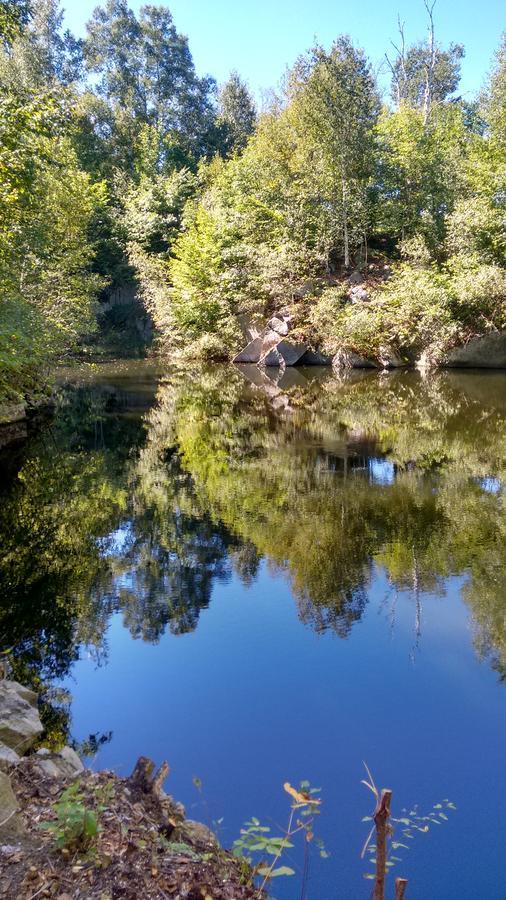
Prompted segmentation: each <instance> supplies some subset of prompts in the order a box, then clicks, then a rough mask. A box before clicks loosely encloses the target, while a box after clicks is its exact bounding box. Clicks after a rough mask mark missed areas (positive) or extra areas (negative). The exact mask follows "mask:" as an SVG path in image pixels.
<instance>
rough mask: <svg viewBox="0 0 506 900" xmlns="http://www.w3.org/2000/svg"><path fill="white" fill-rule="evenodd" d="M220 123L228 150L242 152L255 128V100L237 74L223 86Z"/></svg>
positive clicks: (231, 75) (220, 102) (234, 73)
mask: <svg viewBox="0 0 506 900" xmlns="http://www.w3.org/2000/svg"><path fill="white" fill-rule="evenodd" d="M218 109H219V116H218V123H219V124H221V125H223V126H224V130H225V138H224V143H225V146H226V150H227V151H228V152H230V151H231V150H242V149H244V147H245V146H246V143H247V141H248V138H249V136H250V135H251V134H252V132H253V130H254V128H255V122H256V117H257V116H256V109H255V104H254V102H253V98H252V96H251V94H250V92H249V90H248V88H247V85H246V84H245V83H244V81H242V80H241V78H240V76H239V74H238V73H237V72H231V74H230V78H229V79H228V81H226V82H225V84H224V85H222V87H221V89H220V92H219V101H218Z"/></svg>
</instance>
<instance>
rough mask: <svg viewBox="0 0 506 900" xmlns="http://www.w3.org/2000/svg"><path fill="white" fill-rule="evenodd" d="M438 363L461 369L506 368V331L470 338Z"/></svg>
mask: <svg viewBox="0 0 506 900" xmlns="http://www.w3.org/2000/svg"><path fill="white" fill-rule="evenodd" d="M440 365H441V366H448V367H449V368H463V369H506V331H494V332H491V333H490V334H484V335H483V336H482V337H475V338H471V340H470V341H468V342H467V344H463V345H462V346H461V347H456V348H455V349H454V350H450V352H449V353H447V354H446V355H445V356H444V357H443V358H442V360H441V362H440Z"/></svg>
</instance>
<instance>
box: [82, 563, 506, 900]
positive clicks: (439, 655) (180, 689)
mask: <svg viewBox="0 0 506 900" xmlns="http://www.w3.org/2000/svg"><path fill="white" fill-rule="evenodd" d="M461 583H462V580H457V579H449V580H448V581H447V584H446V589H447V593H446V596H445V598H444V600H442V599H440V598H436V597H431V596H430V595H426V594H425V595H424V596H423V614H422V640H421V652H420V653H418V654H417V655H416V659H415V664H413V663H412V661H411V649H412V646H413V643H414V639H415V635H414V629H415V614H416V611H415V605H414V601H413V597H412V595H411V594H410V593H409V592H400V593H399V595H398V597H397V602H396V607H395V617H394V623H393V627H392V622H391V609H390V607H389V608H388V609H387V607H386V606H385V605H384V604H383V600H384V597H385V596H386V595H387V594H389V592H390V585H389V583H388V582H387V581H386V579H385V576H384V574H383V573H382V572H381V571H378V570H375V571H374V572H373V574H372V577H371V580H370V583H369V585H368V587H367V591H368V596H369V599H370V605H369V607H368V608H367V609H366V612H365V614H364V617H363V619H362V621H361V623H360V625H359V626H357V627H355V628H354V629H353V630H352V632H351V634H350V636H349V638H348V639H347V640H345V641H343V640H340V639H339V638H337V637H336V636H335V635H334V634H333V633H332V632H331V631H328V632H326V633H323V634H316V633H315V632H314V631H313V630H312V629H310V628H307V627H306V626H304V625H303V624H302V623H301V621H300V619H299V618H298V615H297V608H296V605H295V603H294V599H293V597H292V595H291V592H290V589H289V586H288V582H287V580H286V579H285V578H283V577H280V576H274V575H273V574H272V573H271V572H270V571H269V567H268V565H266V564H262V566H261V568H260V571H259V573H258V576H257V578H256V579H255V580H254V582H253V584H252V585H251V587H250V588H246V587H245V586H244V585H243V584H242V583H241V582H240V581H239V580H238V579H237V578H236V577H235V576H234V577H232V579H231V580H230V582H229V583H228V584H224V583H220V584H215V587H214V590H213V596H212V602H211V604H210V606H209V608H208V609H207V610H205V611H203V612H202V613H201V617H200V620H199V625H198V628H197V629H196V631H194V632H192V633H191V634H187V635H182V636H174V635H172V634H170V632H169V631H166V632H165V634H164V635H163V636H162V637H161V639H160V642H159V644H158V645H156V646H152V645H149V644H146V643H144V642H141V641H136V642H132V640H131V638H130V635H129V632H128V630H127V629H125V628H124V626H123V623H122V616H121V614H118V615H116V616H114V617H113V619H112V620H111V624H110V627H109V630H108V635H107V639H108V645H109V664H108V665H107V666H106V667H104V668H102V669H99V670H97V669H94V668H93V665H92V663H91V662H90V661H86V660H82V661H80V662H79V663H78V664H77V665H76V666H75V668H74V672H73V679H72V680H71V681H70V682H69V684H68V686H69V687H70V689H71V690H72V692H73V694H74V703H73V716H74V724H75V728H76V731H77V736H78V737H81V736H84V735H87V734H88V733H89V732H90V731H96V730H99V731H100V730H103V731H105V730H109V729H112V730H113V740H112V742H111V744H110V745H107V746H106V747H104V748H103V749H102V751H101V754H100V757H99V759H98V760H97V764H98V765H99V766H110V767H114V768H116V769H118V770H119V771H120V772H122V773H125V774H126V773H128V772H129V770H130V769H131V768H132V766H133V764H134V762H135V759H136V756H137V755H138V754H139V752H141V751H142V752H143V753H146V754H147V755H149V756H152V757H153V758H154V759H156V760H157V761H161V760H162V759H163V758H165V757H166V758H167V759H168V760H169V762H170V765H171V775H170V778H169V782H168V784H167V789H168V790H170V791H171V792H173V793H174V794H175V795H176V796H177V797H178V798H180V799H181V800H182V801H183V802H184V803H185V804H186V806H187V810H188V812H189V814H190V815H192V816H195V817H199V816H203V815H205V812H204V810H203V808H202V806H201V805H200V804H199V798H198V795H197V793H196V791H195V789H194V788H193V786H192V777H193V776H194V775H198V776H199V777H200V778H201V779H202V781H203V784H204V792H205V795H206V799H207V802H208V804H209V806H210V809H211V815H212V817H213V818H216V819H218V818H220V817H221V816H224V824H223V828H224V832H223V841H224V842H225V843H226V842H227V841H229V840H230V839H231V838H233V837H234V836H235V835H236V834H237V832H238V830H239V827H240V825H241V824H242V822H243V821H244V820H245V819H246V818H248V817H250V816H251V815H257V816H258V817H259V818H261V819H262V820H263V821H266V822H267V823H268V824H272V823H273V822H280V821H283V819H284V816H285V810H286V800H285V797H284V794H283V790H282V784H283V782H284V781H285V780H287V779H288V780H290V781H292V783H293V782H296V781H297V780H298V779H301V778H308V779H310V780H311V782H312V783H313V784H315V785H317V786H321V787H322V788H323V798H324V804H323V809H322V816H321V820H320V822H319V824H318V828H319V831H320V832H321V834H322V836H323V837H324V839H325V841H326V843H327V846H328V847H329V849H330V850H331V851H332V854H333V855H332V857H331V859H330V860H327V861H319V860H318V861H315V866H314V868H313V870H312V878H311V883H310V884H311V887H310V891H309V897H311V898H322V900H323V898H342V900H345V898H346V900H348V898H355V897H362V896H364V897H365V896H367V888H366V887H365V883H364V882H363V881H362V872H363V871H364V866H363V864H362V863H361V862H360V860H359V851H360V847H361V843H362V842H363V840H364V839H365V835H364V829H365V828H366V826H365V825H363V824H362V823H361V821H360V820H361V817H362V816H363V815H365V814H367V813H368V812H369V811H370V798H369V796H368V794H367V791H366V790H365V789H364V788H362V786H361V785H360V778H361V777H362V775H363V772H362V770H361V761H362V759H365V760H366V761H367V762H368V764H369V765H370V766H371V767H372V769H373V773H374V775H375V777H376V778H377V779H378V780H379V781H381V783H382V784H385V785H390V786H392V787H393V788H394V798H395V805H396V808H397V810H398V811H399V808H400V807H402V806H404V805H407V806H410V805H411V804H413V803H416V802H418V803H419V804H420V808H421V810H422V811H423V809H424V808H427V809H429V808H430V807H431V806H432V804H433V803H436V802H438V801H439V800H441V799H442V798H444V797H449V798H450V799H451V800H452V801H454V802H455V803H456V804H457V806H458V811H457V812H456V813H455V814H454V815H453V816H452V818H451V821H450V822H449V823H445V825H444V827H442V828H441V829H435V831H434V832H433V833H430V834H429V835H420V837H419V838H418V839H417V840H416V841H415V842H413V846H412V848H411V849H410V851H409V852H408V851H404V852H403V854H398V855H403V863H402V865H401V866H400V868H399V872H400V871H401V870H402V872H403V873H404V874H405V875H406V876H407V877H409V878H410V879H411V883H410V889H411V894H412V896H413V898H415V900H422V898H423V900H427V898H429V897H430V898H435V900H438V898H441V900H443V898H455V900H457V897H458V898H459V900H460V898H464V900H476V898H477V897H478V896H483V897H487V900H502V897H503V894H502V893H501V891H502V880H501V872H502V856H503V846H504V839H505V837H506V834H505V829H504V827H503V825H502V824H501V823H503V821H504V819H503V816H502V808H503V803H504V797H503V792H502V790H501V789H499V783H500V772H501V771H502V767H503V763H504V750H505V747H506V717H505V715H504V704H505V695H504V688H503V687H501V686H500V685H499V684H498V683H497V678H496V677H495V674H494V673H493V672H491V670H490V668H489V667H488V666H487V665H480V664H479V663H478V661H477V659H476V656H475V653H474V651H473V648H472V641H471V633H470V629H469V614H468V612H467V609H466V607H465V606H464V605H463V603H462V602H461V600H460V599H459V592H460V586H461ZM471 823H472V824H471ZM491 823H492V827H491ZM435 832H437V833H435ZM295 863H296V865H297V863H298V860H297V859H296V860H295ZM434 873H437V879H436V880H435V874H434ZM478 873H479V875H478ZM477 885H479V886H480V891H482V893H476V889H477ZM466 886H467V887H466ZM456 891H457V892H456ZM293 896H298V894H294V893H293V885H292V884H291V883H290V882H289V881H288V880H287V881H286V882H285V883H281V881H279V882H278V883H277V884H276V897H278V898H283V900H285V898H286V900H288V898H292V897H293Z"/></svg>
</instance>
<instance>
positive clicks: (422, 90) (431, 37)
mask: <svg viewBox="0 0 506 900" xmlns="http://www.w3.org/2000/svg"><path fill="white" fill-rule="evenodd" d="M424 5H425V9H426V11H427V17H428V28H427V31H428V35H427V40H426V41H418V42H417V43H415V44H412V45H411V46H410V47H406V40H405V34H404V23H403V22H401V20H400V18H399V19H398V27H399V38H400V40H399V42H398V44H395V43H393V47H394V49H395V51H396V56H395V58H394V59H393V60H390V58H389V56H388V55H387V56H386V60H387V63H388V66H389V68H390V71H391V73H392V82H391V93H392V99H393V100H394V102H395V103H396V104H397V106H398V107H399V106H400V105H401V104H403V103H407V104H408V105H409V106H414V107H417V108H419V109H422V110H423V113H424V118H425V121H427V119H428V117H429V114H430V110H431V107H432V105H433V104H434V103H442V102H443V101H444V100H446V99H447V98H448V97H450V96H451V95H452V94H453V93H454V92H455V91H456V89H457V87H458V85H459V81H460V60H461V59H462V57H463V56H464V48H463V46H462V45H461V44H450V46H449V47H448V49H446V50H444V49H442V48H441V47H439V46H438V44H437V42H436V37H435V25H434V6H435V0H434V2H433V3H431V4H429V3H428V2H427V0H424Z"/></svg>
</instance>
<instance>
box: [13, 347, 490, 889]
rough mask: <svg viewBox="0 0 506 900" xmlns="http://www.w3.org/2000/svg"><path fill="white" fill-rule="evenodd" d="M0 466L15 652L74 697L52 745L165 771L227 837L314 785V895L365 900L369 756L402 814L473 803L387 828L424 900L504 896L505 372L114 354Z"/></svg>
mask: <svg viewBox="0 0 506 900" xmlns="http://www.w3.org/2000/svg"><path fill="white" fill-rule="evenodd" d="M2 467H3V484H4V488H3V495H2V497H1V498H0V499H1V501H2V502H1V511H0V526H1V529H2V553H1V563H0V639H1V641H2V644H3V645H4V646H8V647H11V648H13V653H14V659H15V663H14V665H15V673H16V674H17V676H18V677H19V678H20V680H23V679H24V680H25V681H32V683H36V680H37V679H41V683H42V685H45V686H46V689H47V690H49V691H50V688H51V686H52V687H53V688H55V687H64V688H66V689H67V690H68V691H69V692H70V694H71V698H72V699H71V703H70V706H69V705H68V704H65V703H62V702H61V701H62V697H61V695H60V694H58V693H57V692H54V691H53V694H51V693H49V694H48V697H49V700H50V701H51V702H49V703H48V705H47V707H46V722H47V726H48V729H49V732H50V734H52V735H53V736H54V739H55V740H57V739H58V737H59V736H61V735H65V733H66V730H67V729H70V733H71V735H72V736H73V737H74V738H75V739H76V740H78V741H84V740H85V739H87V738H89V736H90V735H95V742H96V743H98V745H99V746H98V754H97V755H96V758H95V761H94V763H93V765H95V766H96V767H111V768H114V769H115V770H116V771H118V772H119V773H121V774H125V775H126V774H128V773H129V772H130V770H131V769H132V767H133V765H134V763H135V760H136V758H137V756H138V755H139V754H140V753H143V754H146V755H148V756H151V757H153V758H154V759H155V760H156V761H161V760H162V759H164V758H167V759H168V760H169V762H170V765H171V775H170V779H169V782H168V783H167V789H168V790H170V791H171V792H172V793H173V794H174V795H175V796H176V797H177V798H178V799H179V800H181V801H182V802H184V803H185V805H186V807H187V811H188V813H189V814H190V815H191V816H193V817H194V818H200V819H202V820H218V819H223V822H222V823H221V826H220V828H221V839H222V842H223V843H224V844H225V845H229V844H230V843H231V841H232V840H233V839H234V838H235V837H236V836H237V834H238V831H239V828H240V826H241V824H242V823H243V822H244V821H245V820H246V819H248V818H250V817H251V816H257V817H258V818H259V819H261V820H262V822H263V823H265V824H267V825H272V826H273V827H274V825H275V823H279V822H283V821H285V820H286V815H287V801H288V798H287V795H286V794H284V792H283V788H282V785H283V782H285V781H287V780H288V781H290V782H291V783H292V784H298V782H299V781H300V780H302V779H308V780H309V781H310V782H311V784H312V785H314V786H317V787H321V789H322V797H323V803H322V813H321V816H320V818H319V821H318V832H319V835H320V836H321V837H322V838H323V839H324V841H325V845H326V848H327V850H328V851H329V852H330V853H331V856H330V858H329V859H326V860H322V859H320V858H319V857H318V856H317V855H316V856H314V858H312V860H311V866H310V875H309V883H308V893H307V896H308V897H309V898H311V900H316V898H318V900H326V898H329V900H330V898H360V897H364V898H367V897H368V896H369V895H370V883H369V882H367V881H365V880H364V877H363V876H364V874H365V873H366V872H367V871H370V868H371V867H370V865H369V866H368V864H367V861H362V860H361V859H360V850H361V847H362V844H363V842H364V840H365V838H366V836H367V831H368V825H367V824H366V823H363V822H362V821H361V820H362V817H364V816H366V815H368V814H369V813H370V811H371V801H372V799H373V798H372V795H370V794H369V793H368V791H367V790H366V788H365V787H364V786H363V785H361V783H360V779H361V778H362V777H363V775H364V772H363V768H362V761H363V760H365V761H366V762H367V763H368V765H369V767H370V768H371V769H372V772H373V775H374V777H375V779H376V780H377V782H378V784H379V785H380V786H388V787H391V788H392V789H393V792H394V808H395V811H396V813H397V814H398V815H402V813H401V810H402V808H404V807H405V808H407V809H408V810H409V809H411V808H412V807H413V805H414V804H418V806H419V810H420V813H422V814H424V813H426V812H428V811H430V810H431V809H432V808H433V804H436V803H438V802H440V801H442V800H443V799H449V800H451V801H452V802H453V803H454V804H455V805H456V806H457V810H456V811H455V812H451V813H450V814H449V817H448V818H449V820H448V821H443V820H442V823H441V825H440V826H439V827H433V828H432V829H431V830H430V832H429V833H428V834H417V835H416V837H415V838H414V839H413V840H410V839H405V838H404V837H403V836H402V833H401V831H400V830H398V837H399V839H400V840H401V841H403V842H405V843H406V844H409V846H410V849H409V850H404V849H401V850H400V851H399V852H398V853H397V854H396V855H398V856H401V857H402V862H400V863H398V864H397V865H396V866H395V868H394V870H393V873H394V874H402V875H404V876H406V877H407V878H409V880H410V884H409V896H410V898H411V900H417V898H418V900H422V898H423V900H427V898H432V900H443V898H445V900H477V898H487V900H504V898H506V875H505V873H504V865H503V860H504V852H505V844H506V818H505V815H504V805H505V800H506V776H505V758H506V575H505V565H504V563H505V537H506V523H505V516H504V496H505V494H504V478H505V473H506V374H505V373H478V372H476V373H450V372H447V373H437V374H435V375H431V376H430V378H428V379H425V380H424V379H423V378H421V376H420V375H418V374H416V373H400V374H399V373H396V374H392V375H388V376H380V375H377V374H358V373H357V374H355V375H354V376H352V377H350V378H349V379H346V380H343V381H337V380H336V379H335V378H334V377H332V375H331V373H330V372H328V371H324V370H317V369H313V370H292V371H291V372H287V374H286V375H285V376H284V377H283V379H282V380H281V381H279V380H277V379H276V378H275V377H274V375H273V376H272V378H271V377H267V376H265V375H262V374H261V373H260V372H259V371H258V370H257V369H253V368H251V369H250V368H244V369H243V371H241V372H239V371H238V370H235V369H231V368H223V369H221V368H218V367H215V368H212V369H208V370H204V371H203V370H197V369H195V370H191V371H186V372H177V371H166V370H165V371H163V370H160V369H159V368H157V366H156V365H150V364H146V363H142V362H135V363H124V362H123V363H117V364H116V363H115V364H106V365H102V366H99V367H96V368H94V369H87V370H85V371H84V370H83V371H78V370H76V371H71V372H68V373H63V374H62V377H61V385H60V389H59V401H58V410H57V415H56V418H55V420H54V422H53V423H52V424H51V425H50V426H48V427H47V428H46V429H45V430H43V432H42V433H41V434H39V435H38V436H36V437H35V438H33V439H31V440H30V441H28V443H26V444H24V445H22V446H20V447H18V448H15V449H11V450H10V451H9V454H8V455H7V456H5V455H4V457H3V458H2ZM194 776H198V777H199V778H200V779H201V780H202V783H203V792H202V797H201V796H200V795H199V793H198V792H197V791H196V789H195V787H194V785H193V783H192V779H193V777H194ZM301 860H302V857H301V855H300V853H299V852H296V853H294V855H293V858H291V859H287V860H286V862H287V864H288V865H293V867H294V868H295V869H296V870H297V872H300V867H301ZM391 888H392V886H391ZM273 895H275V896H276V897H278V898H292V897H293V898H298V897H299V896H300V881H299V875H297V876H296V878H292V879H278V880H277V882H276V883H275V885H273Z"/></svg>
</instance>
